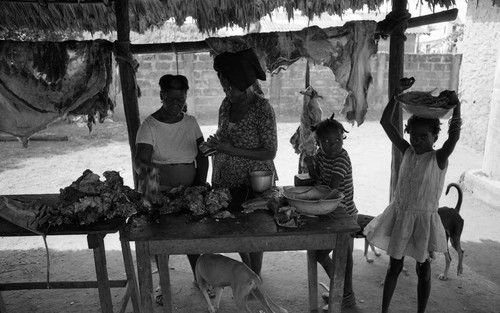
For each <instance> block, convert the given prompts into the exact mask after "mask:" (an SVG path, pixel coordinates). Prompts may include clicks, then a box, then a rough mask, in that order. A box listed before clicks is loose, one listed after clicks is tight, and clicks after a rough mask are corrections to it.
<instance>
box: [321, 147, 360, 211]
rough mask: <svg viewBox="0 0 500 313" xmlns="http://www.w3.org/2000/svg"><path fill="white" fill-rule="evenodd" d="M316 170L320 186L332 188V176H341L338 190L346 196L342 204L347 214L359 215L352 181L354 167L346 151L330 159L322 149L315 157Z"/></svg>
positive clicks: (343, 150)
mask: <svg viewBox="0 0 500 313" xmlns="http://www.w3.org/2000/svg"><path fill="white" fill-rule="evenodd" d="M314 161H315V162H314V163H315V169H316V172H317V173H318V176H319V181H318V183H319V184H320V185H326V186H330V181H331V179H332V175H333V174H336V175H340V176H341V177H342V178H343V179H342V180H341V181H340V184H339V186H338V187H337V190H338V191H339V192H341V193H343V194H344V200H342V204H344V205H345V206H346V212H347V214H349V215H355V214H357V213H358V210H357V209H356V205H355V204H354V185H353V180H352V166H351V159H350V158H349V154H348V153H347V151H346V150H345V149H342V152H341V153H340V154H339V155H337V156H335V157H334V158H330V157H328V156H326V155H325V154H324V153H323V152H322V151H321V149H318V151H317V152H316V155H315V156H314Z"/></svg>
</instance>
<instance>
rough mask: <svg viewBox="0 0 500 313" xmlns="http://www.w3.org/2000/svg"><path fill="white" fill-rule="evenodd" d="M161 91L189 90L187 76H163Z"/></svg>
mask: <svg viewBox="0 0 500 313" xmlns="http://www.w3.org/2000/svg"><path fill="white" fill-rule="evenodd" d="M159 83H160V89H161V90H172V89H176V90H188V89H189V85H188V80H187V78H186V76H183V75H170V74H167V75H163V76H162V77H161V78H160V82H159Z"/></svg>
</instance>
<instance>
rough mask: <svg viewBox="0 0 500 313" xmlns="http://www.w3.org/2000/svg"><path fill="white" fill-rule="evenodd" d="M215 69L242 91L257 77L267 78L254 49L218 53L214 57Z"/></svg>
mask: <svg viewBox="0 0 500 313" xmlns="http://www.w3.org/2000/svg"><path fill="white" fill-rule="evenodd" d="M214 69H215V70H216V71H217V72H219V73H220V74H222V75H223V76H224V77H225V78H227V79H228V80H229V82H230V83H231V84H232V85H233V86H235V87H236V88H238V89H239V90H241V91H243V90H246V89H247V88H248V87H250V86H251V85H252V84H253V83H255V81H256V80H257V79H260V80H266V73H265V72H264V70H263V69H262V67H261V65H260V62H259V59H258V58H257V55H256V54H255V52H254V51H253V50H252V49H247V50H242V51H238V52H234V53H233V52H223V53H221V54H219V55H217V56H216V57H215V59H214Z"/></svg>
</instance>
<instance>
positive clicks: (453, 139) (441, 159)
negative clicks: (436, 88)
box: [436, 90, 462, 169]
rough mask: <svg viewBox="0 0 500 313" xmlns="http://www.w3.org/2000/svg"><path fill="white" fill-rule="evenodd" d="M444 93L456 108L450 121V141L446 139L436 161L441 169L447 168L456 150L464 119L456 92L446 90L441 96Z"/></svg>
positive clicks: (437, 153)
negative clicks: (447, 163) (461, 115)
mask: <svg viewBox="0 0 500 313" xmlns="http://www.w3.org/2000/svg"><path fill="white" fill-rule="evenodd" d="M443 93H446V94H447V95H448V97H449V99H450V100H449V101H450V104H455V105H456V106H455V108H454V109H453V115H452V117H451V119H450V120H449V121H448V126H449V128H448V139H446V141H445V142H444V144H443V146H442V147H441V149H439V150H438V151H437V152H436V159H437V162H438V166H439V168H440V169H444V168H445V166H446V162H447V161H448V158H449V157H450V155H451V153H452V152H453V150H454V149H455V146H456V144H457V142H458V139H460V128H461V127H462V118H461V117H460V100H458V96H457V94H456V93H455V92H454V91H446V90H445V91H443V92H442V93H441V95H442V94H443Z"/></svg>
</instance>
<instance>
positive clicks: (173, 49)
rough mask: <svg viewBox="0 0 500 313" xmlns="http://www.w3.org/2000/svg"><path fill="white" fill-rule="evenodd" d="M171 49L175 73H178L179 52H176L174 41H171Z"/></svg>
mask: <svg viewBox="0 0 500 313" xmlns="http://www.w3.org/2000/svg"><path fill="white" fill-rule="evenodd" d="M171 45H172V51H174V53H175V68H176V70H177V75H179V54H178V53H177V50H176V49H175V43H174V42H172V43H171Z"/></svg>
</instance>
